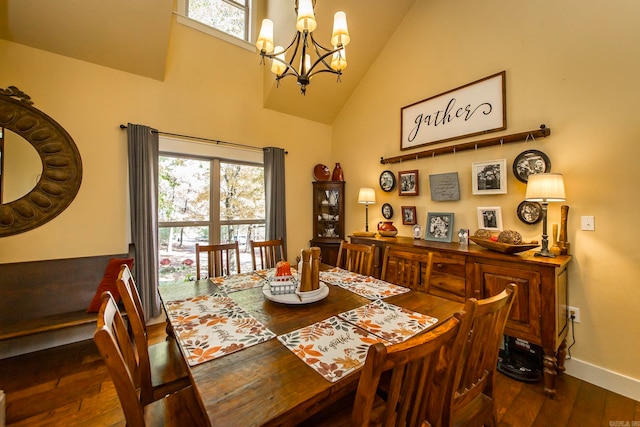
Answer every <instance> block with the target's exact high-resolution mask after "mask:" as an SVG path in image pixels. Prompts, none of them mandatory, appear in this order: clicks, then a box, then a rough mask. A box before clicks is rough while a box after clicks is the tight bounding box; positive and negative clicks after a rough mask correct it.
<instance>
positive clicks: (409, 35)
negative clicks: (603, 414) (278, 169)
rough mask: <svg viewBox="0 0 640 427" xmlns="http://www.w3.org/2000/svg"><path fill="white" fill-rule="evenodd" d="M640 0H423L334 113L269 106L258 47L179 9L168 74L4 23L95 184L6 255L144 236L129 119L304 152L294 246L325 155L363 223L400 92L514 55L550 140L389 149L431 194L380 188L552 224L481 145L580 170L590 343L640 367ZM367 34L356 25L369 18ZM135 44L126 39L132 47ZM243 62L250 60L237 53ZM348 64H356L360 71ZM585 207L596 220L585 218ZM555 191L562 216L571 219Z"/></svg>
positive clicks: (514, 88)
mask: <svg viewBox="0 0 640 427" xmlns="http://www.w3.org/2000/svg"><path fill="white" fill-rule="evenodd" d="M639 14H640V3H638V2H636V1H635V0H617V1H615V2H610V3H607V4H605V3H601V2H595V1H590V2H588V3H585V2H578V1H577V0H565V1H563V2H556V1H553V0H541V1H538V2H529V3H527V2H510V1H508V0H486V1H482V2H477V1H471V0H466V1H463V2H448V1H445V0H418V1H417V2H416V6H415V7H414V8H413V10H412V11H411V12H410V13H409V15H408V17H407V19H406V20H405V22H404V23H403V25H402V26H401V27H400V28H399V30H398V31H397V33H396V34H395V36H394V37H393V38H392V39H391V40H390V41H389V43H388V44H387V45H386V46H384V49H383V50H382V52H381V54H380V56H379V58H378V60H377V62H376V63H375V65H374V66H373V67H372V69H371V70H370V71H369V73H368V75H367V77H366V79H365V80H364V81H363V82H362V84H361V85H360V87H359V88H358V89H357V91H356V93H355V95H354V96H353V97H352V99H351V100H350V101H349V103H348V104H347V106H346V107H345V109H344V110H343V112H342V114H341V115H340V116H339V118H338V119H337V121H336V123H335V124H334V125H333V127H329V126H324V125H320V124H317V123H313V122H310V121H306V120H301V119H298V118H295V117H292V116H288V115H284V114H280V113H276V112H273V111H268V110H264V109H263V108H262V94H263V90H262V89H263V88H262V84H263V76H262V74H261V73H262V69H261V68H260V67H257V63H258V60H257V58H256V54H255V53H253V52H249V51H246V50H243V49H239V48H237V47H236V46H232V45H228V44H226V43H223V42H218V41H215V40H214V41H211V39H210V38H208V37H207V36H205V35H203V34H200V33H198V32H196V31H193V30H191V29H188V28H185V27H183V26H181V25H178V24H176V23H175V22H174V24H173V29H172V35H171V42H170V52H169V57H168V66H167V75H166V79H165V81H163V82H159V81H155V80H151V79H147V78H142V77H139V76H135V75H132V74H127V73H123V72H119V71H115V70H113V69H109V68H104V67H100V66H96V65H93V64H89V63H85V62H81V61H77V60H73V59H69V58H66V57H62V56H58V55H54V54H50V53H47V52H43V51H39V50H35V49H31V48H28V47H25V46H21V45H17V44H12V43H8V42H5V41H0V58H2V62H3V64H11V65H10V66H3V67H0V87H7V86H9V85H16V86H18V87H19V88H20V89H22V90H24V91H25V92H27V93H28V94H29V95H31V97H32V99H33V100H34V101H35V106H36V107H37V108H39V109H41V110H42V111H44V112H45V113H47V114H49V115H50V116H52V117H53V118H54V119H55V120H57V121H58V122H59V123H60V124H61V125H62V126H63V127H65V129H66V130H67V131H68V132H69V133H70V134H71V136H72V137H73V138H74V140H75V142H76V144H77V145H78V148H79V150H80V153H81V155H82V159H83V167H84V176H83V182H82V187H81V189H80V192H79V194H78V196H77V198H76V200H75V201H74V202H73V203H72V204H71V206H70V207H69V208H68V209H67V210H65V211H64V212H63V213H62V214H61V215H60V216H59V217H57V218H56V219H55V220H53V221H51V222H50V223H48V224H46V225H45V226H43V227H40V228H37V229H35V230H32V231H29V232H27V233H23V234H20V235H17V236H11V237H6V238H2V239H0V262H17V261H27V260H36V259H49V258H65V257H73V256H84V255H93V254H103V253H119V252H123V251H125V250H126V247H127V243H128V217H127V209H128V207H127V204H128V202H127V197H128V196H127V172H126V166H125V165H126V134H125V132H123V131H121V130H120V129H119V128H118V125H119V124H120V123H127V122H133V123H142V124H148V125H150V126H154V127H157V128H159V129H160V130H164V131H169V132H176V133H185V134H190V135H197V136H203V137H209V138H216V139H221V140H228V141H233V142H238V143H242V144H251V145H258V146H267V145H275V146H280V147H284V148H285V149H287V150H288V151H289V155H288V156H287V164H286V165H287V184H286V185H287V210H288V235H289V253H290V255H292V254H294V253H295V252H297V251H298V250H299V249H300V248H302V247H305V246H307V245H308V239H309V238H310V237H311V236H310V235H311V222H310V221H311V220H310V217H311V202H310V198H311V186H310V185H309V183H310V181H311V171H312V168H313V165H315V164H316V163H324V164H327V165H329V166H331V167H332V166H333V164H334V163H335V162H341V164H342V166H343V168H344V171H345V177H346V180H347V186H346V188H347V200H348V204H347V215H346V218H347V231H353V230H361V229H363V227H364V224H363V223H364V207H363V206H362V205H358V204H357V203H356V197H357V190H358V188H359V187H361V186H373V187H375V188H376V189H377V188H378V186H377V183H378V177H379V174H380V172H381V171H382V170H384V169H385V167H384V166H382V165H380V164H379V159H380V157H381V156H384V157H388V156H395V155H398V154H400V151H399V134H400V130H399V129H400V120H399V116H400V108H401V107H402V106H404V105H408V104H411V103H413V102H416V101H418V100H421V99H424V98H427V97H430V96H433V95H436V94H438V93H441V92H444V91H446V90H450V89H453V88H455V87H458V86H460V85H463V84H466V83H469V82H471V81H474V80H477V79H479V78H482V77H485V76H488V75H491V74H494V73H496V72H499V71H502V70H506V73H507V74H506V76H507V77H506V80H507V113H508V129H507V131H505V132H503V133H504V134H509V133H515V132H521V131H527V130H531V129H536V128H538V126H539V125H540V124H541V123H545V124H546V125H547V126H548V127H550V128H551V130H552V134H551V137H549V138H548V139H546V140H536V141H535V142H528V143H516V144H511V145H505V146H503V147H494V148H489V149H481V150H478V151H477V152H473V151H472V152H464V153H457V154H455V155H444V156H441V157H437V158H435V159H422V160H419V161H412V162H407V163H406V164H402V165H399V164H395V165H390V166H388V168H389V169H391V170H393V171H395V172H397V171H398V170H405V169H418V170H419V171H420V186H421V194H420V196H418V197H410V198H407V197H405V198H400V197H398V196H396V195H395V194H385V193H382V192H381V191H378V192H377V196H378V204H377V205H374V206H372V207H371V209H370V223H372V224H375V223H377V222H378V221H379V220H381V219H382V217H381V215H380V213H379V212H380V210H379V208H380V205H381V203H384V202H389V203H391V204H392V205H393V206H394V208H395V209H396V215H395V217H394V220H395V223H396V224H397V225H399V229H400V233H401V234H402V235H409V234H410V228H409V227H408V226H402V225H401V221H400V219H399V216H398V213H397V212H398V211H399V208H400V206H401V205H415V206H417V209H418V219H419V221H420V223H422V224H423V223H424V222H425V219H426V214H427V212H429V211H445V212H454V213H455V227H456V228H462V227H465V228H470V229H475V228H476V227H477V221H476V207H478V206H501V207H502V212H503V220H504V226H505V228H509V229H516V230H518V231H520V232H521V233H522V234H523V235H524V236H525V238H528V239H529V238H539V236H540V233H541V228H540V226H539V225H536V226H527V225H525V224H523V223H521V222H520V221H519V220H518V219H517V217H516V215H515V208H516V206H517V205H518V203H520V201H522V200H523V198H524V192H525V185H524V184H522V183H520V182H519V181H517V180H515V179H514V178H513V177H511V176H510V177H509V181H508V194H507V195H499V196H473V195H472V194H471V188H470V187H471V185H470V182H471V174H470V168H471V163H472V162H474V161H483V160H493V159H501V158H504V159H507V164H508V165H509V166H510V165H511V163H512V161H513V159H514V158H515V156H516V155H517V154H519V153H520V152H522V151H524V150H526V149H530V148H533V149H539V150H542V151H544V152H545V153H546V154H548V155H549V156H550V158H551V161H552V165H553V171H554V172H560V173H563V174H564V175H565V181H566V187H567V202H566V204H568V205H569V206H570V207H571V208H570V218H569V241H570V243H571V248H572V251H573V255H574V260H573V262H572V264H571V267H570V297H569V298H570V304H571V305H573V306H576V307H579V308H580V309H581V316H582V323H581V324H579V325H576V340H577V343H576V345H575V346H574V347H573V348H572V354H573V356H574V357H575V358H577V359H581V360H584V361H585V362H587V363H590V364H593V365H596V366H598V367H601V368H603V369H607V370H611V371H614V372H617V373H620V374H623V375H627V376H629V377H632V378H635V379H640V365H639V364H638V363H637V352H636V351H635V347H636V346H637V340H638V336H640V321H639V320H638V316H637V312H638V301H640V286H637V284H636V279H637V277H640V271H639V267H638V255H637V253H638V252H637V250H636V248H635V239H636V237H637V235H638V220H637V217H636V216H635V214H636V213H637V212H638V210H639V209H640V206H639V205H640V202H639V201H638V199H637V198H636V197H634V196H635V191H634V190H635V189H634V187H633V183H634V179H635V178H636V176H635V169H636V168H635V162H636V160H637V159H638V158H639V157H640V156H639V154H640V153H639V151H640V148H639V147H640V141H638V139H639V138H638V137H639V134H640V130H639V129H640V128H639V127H638V125H637V123H636V118H635V116H634V115H635V114H636V112H637V110H638V109H637V101H636V99H635V98H636V97H637V94H638V93H639V92H640V91H639V90H638V89H639V87H638V86H639V84H638V80H637V76H638V75H640V69H639V68H640V57H639V55H638V46H640V32H638V31H637V30H636V27H637V25H636V21H637V17H638V16H639ZM353 39H354V43H355V39H356V37H355V35H353ZM123 48H125V47H123ZM227 64H233V67H229V66H228V65H227ZM347 72H348V71H347ZM444 172H458V174H459V177H460V186H461V191H462V197H461V200H460V201H458V202H440V203H436V202H432V201H431V200H430V197H429V191H428V179H427V177H428V175H430V174H436V173H444ZM581 215H594V216H595V217H596V231H595V232H586V231H580V230H579V219H580V216H581ZM558 216H559V205H557V204H556V205H552V206H551V210H550V223H554V222H558Z"/></svg>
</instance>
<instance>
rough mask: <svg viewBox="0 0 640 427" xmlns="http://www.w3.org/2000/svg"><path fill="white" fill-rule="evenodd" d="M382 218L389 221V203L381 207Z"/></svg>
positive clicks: (391, 211) (391, 208) (390, 211)
mask: <svg viewBox="0 0 640 427" xmlns="http://www.w3.org/2000/svg"><path fill="white" fill-rule="evenodd" d="M382 216H383V217H384V219H391V217H392V216H393V206H391V205H390V204H389V203H385V204H384V205H382Z"/></svg>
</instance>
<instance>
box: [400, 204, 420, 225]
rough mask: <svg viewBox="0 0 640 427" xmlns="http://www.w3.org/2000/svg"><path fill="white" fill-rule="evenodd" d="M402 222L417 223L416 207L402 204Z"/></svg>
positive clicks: (405, 223)
mask: <svg viewBox="0 0 640 427" xmlns="http://www.w3.org/2000/svg"><path fill="white" fill-rule="evenodd" d="M401 209H402V224H403V225H414V224H415V223H416V207H415V206H402V207H401Z"/></svg>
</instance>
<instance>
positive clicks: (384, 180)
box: [380, 170, 396, 193]
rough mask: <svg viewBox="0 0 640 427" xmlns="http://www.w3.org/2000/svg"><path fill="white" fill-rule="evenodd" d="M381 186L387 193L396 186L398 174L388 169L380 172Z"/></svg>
mask: <svg viewBox="0 0 640 427" xmlns="http://www.w3.org/2000/svg"><path fill="white" fill-rule="evenodd" d="M380 188H381V189H382V191H386V192H387V193H388V192H390V191H392V190H393V189H394V188H396V176H395V174H394V173H393V172H391V171H390V170H386V171H383V172H382V173H381V174H380Z"/></svg>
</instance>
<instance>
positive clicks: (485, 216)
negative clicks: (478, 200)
mask: <svg viewBox="0 0 640 427" xmlns="http://www.w3.org/2000/svg"><path fill="white" fill-rule="evenodd" d="M478 229H484V230H493V231H502V208H500V206H488V207H480V208H478Z"/></svg>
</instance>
